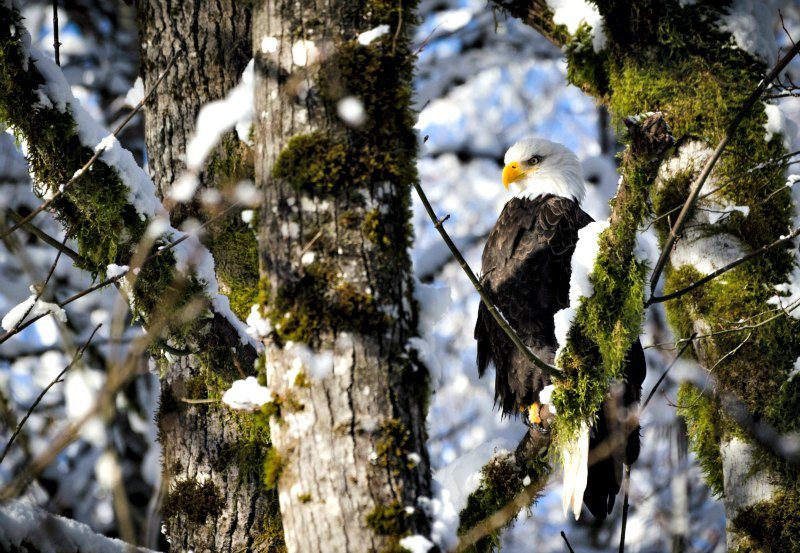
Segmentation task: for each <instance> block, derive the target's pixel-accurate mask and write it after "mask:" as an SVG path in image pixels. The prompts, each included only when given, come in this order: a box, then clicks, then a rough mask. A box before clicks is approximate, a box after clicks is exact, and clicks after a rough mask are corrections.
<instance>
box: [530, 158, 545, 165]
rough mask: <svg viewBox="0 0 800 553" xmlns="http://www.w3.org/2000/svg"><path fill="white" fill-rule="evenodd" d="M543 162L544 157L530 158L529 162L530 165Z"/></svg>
mask: <svg viewBox="0 0 800 553" xmlns="http://www.w3.org/2000/svg"><path fill="white" fill-rule="evenodd" d="M541 161H542V157H541V156H533V157H532V158H530V159H529V160H528V165H536V164H538V163H539V162H541Z"/></svg>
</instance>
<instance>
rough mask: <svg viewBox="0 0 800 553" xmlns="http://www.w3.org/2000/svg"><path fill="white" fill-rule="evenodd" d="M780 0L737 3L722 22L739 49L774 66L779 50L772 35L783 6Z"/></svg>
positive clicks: (732, 4) (740, 0)
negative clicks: (779, 11)
mask: <svg viewBox="0 0 800 553" xmlns="http://www.w3.org/2000/svg"><path fill="white" fill-rule="evenodd" d="M782 5H783V4H782V2H780V1H779V0H734V1H733V2H732V3H731V5H730V7H729V9H728V13H726V14H725V15H723V16H721V17H720V19H719V23H718V25H719V28H720V30H722V31H724V32H728V33H730V34H731V35H733V39H734V41H735V42H736V46H738V47H739V48H740V49H742V50H744V51H745V52H748V53H750V54H752V55H753V56H754V57H756V58H757V59H759V60H761V61H763V62H764V63H766V64H767V65H768V66H770V67H772V66H773V65H774V64H775V60H776V54H777V48H776V46H775V39H774V35H773V32H772V28H773V24H774V23H775V20H776V18H777V15H778V9H779V8H780V7H782Z"/></svg>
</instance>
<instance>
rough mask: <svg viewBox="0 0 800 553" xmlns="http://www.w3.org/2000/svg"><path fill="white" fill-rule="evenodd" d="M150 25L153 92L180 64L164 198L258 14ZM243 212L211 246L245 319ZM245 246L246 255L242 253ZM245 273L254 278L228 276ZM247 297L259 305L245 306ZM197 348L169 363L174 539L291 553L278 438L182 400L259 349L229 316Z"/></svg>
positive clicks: (166, 6)
mask: <svg viewBox="0 0 800 553" xmlns="http://www.w3.org/2000/svg"><path fill="white" fill-rule="evenodd" d="M139 26H140V29H141V37H142V38H141V46H142V47H141V59H142V66H141V67H142V70H141V71H142V77H143V80H144V85H145V90H148V91H149V90H150V89H151V87H152V86H153V84H154V82H155V81H156V79H157V78H158V77H159V75H160V74H161V73H162V72H163V71H165V70H166V69H167V66H168V64H169V62H170V60H172V58H173V56H177V63H175V65H174V66H172V68H171V69H170V70H169V71H168V72H167V74H166V77H165V79H164V81H163V82H162V83H161V84H160V85H159V87H158V89H157V91H156V93H155V94H154V96H153V97H152V99H151V100H150V101H149V102H148V105H147V108H146V121H145V131H146V132H145V135H146V143H147V151H148V161H149V163H150V169H151V172H152V174H153V177H154V181H155V183H156V185H157V188H158V190H159V192H160V193H161V195H162V197H163V196H164V194H166V192H167V191H168V190H169V188H170V186H171V185H172V183H173V182H174V181H175V180H176V179H177V178H178V177H179V176H180V175H181V173H182V172H183V171H184V170H185V163H184V161H183V159H184V154H185V153H186V146H187V144H188V142H189V140H190V138H191V136H192V133H193V131H194V125H195V121H196V118H197V114H198V112H199V110H200V108H201V107H202V106H203V105H204V104H206V103H208V102H210V101H212V100H217V99H220V98H222V97H224V96H225V94H226V93H227V92H228V90H230V89H231V88H233V87H234V86H235V85H236V84H237V83H238V82H239V79H240V77H241V74H242V71H243V70H244V68H245V66H246V65H247V62H248V61H249V59H250V9H249V8H247V7H245V6H244V5H243V4H242V3H241V2H238V1H236V0H202V1H201V0H195V1H191V2H178V1H170V0H163V1H158V0H153V1H147V2H144V1H143V2H141V3H140V5H139ZM225 142H226V145H225V146H224V147H221V148H218V149H217V151H216V152H214V153H212V155H211V156H210V161H209V167H212V166H213V167H219V166H225V165H224V163H216V162H217V161H219V160H223V161H229V160H230V159H228V160H226V159H225V157H226V156H227V157H228V158H230V157H231V156H232V155H240V156H241V154H240V153H239V152H241V151H242V148H243V147H242V146H240V145H239V144H238V140H237V139H236V137H235V136H234V135H232V134H231V135H230V136H228V137H227V138H226V139H225ZM231 145H233V146H232V147H231ZM244 157H245V158H246V157H247V156H246V154H245V155H244ZM235 161H236V162H235V163H230V164H229V166H236V167H237V169H235V170H234V171H229V172H227V173H226V172H224V171H220V170H218V169H209V170H207V171H205V172H204V173H203V175H201V185H200V186H201V189H202V188H214V187H216V188H219V189H221V190H222V189H223V188H224V187H225V186H228V185H230V184H235V183H236V181H237V180H238V178H241V176H242V175H240V174H239V173H240V169H239V168H238V166H240V165H243V163H241V161H242V160H235ZM170 211H171V213H170V215H171V219H172V222H173V224H174V225H176V226H177V225H178V224H180V223H181V222H182V221H183V220H184V219H186V218H187V217H189V216H192V217H196V218H198V219H200V220H203V219H206V218H207V216H206V213H204V212H203V211H202V210H201V208H200V204H199V202H195V203H193V204H191V205H182V204H175V205H173V206H172V209H171V210H170ZM239 214H240V212H239V211H236V212H234V213H233V214H232V215H231V216H229V217H227V218H226V219H224V220H223V222H222V223H220V224H217V225H215V226H212V227H211V229H210V233H209V236H207V237H206V238H205V239H204V241H205V242H206V243H207V245H208V246H209V249H210V250H211V251H212V253H213V254H214V257H215V261H216V266H217V277H218V280H219V281H220V284H221V288H222V289H223V290H224V291H225V292H226V293H227V294H228V295H229V297H230V299H231V300H232V301H231V303H232V307H233V309H234V311H235V312H236V313H237V314H238V315H239V316H240V317H241V318H244V317H245V315H246V313H247V312H248V311H249V307H250V305H251V304H252V303H253V299H254V298H255V295H256V284H257V257H256V255H255V236H254V234H253V233H252V230H250V229H249V228H248V227H247V225H244V224H243V223H242V221H241V219H240V215H239ZM231 237H236V238H238V239H239V240H238V241H234V240H233V239H232V238H231ZM234 242H235V243H236V244H238V245H239V247H240V248H241V251H231V244H232V243H234ZM241 244H244V246H241ZM248 248H249V250H250V251H252V255H247V252H248ZM242 252H244V253H242ZM234 274H235V275H238V276H241V275H248V274H252V275H253V278H250V279H248V278H239V279H235V278H230V279H228V278H227V277H229V276H230V275H234ZM238 297H242V298H250V300H249V301H246V300H242V301H241V302H240V303H241V305H237V304H236V303H235V301H234V300H235V298H238ZM189 342H190V343H189V344H188V345H189V347H188V349H189V350H191V351H195V352H198V354H197V355H188V356H172V355H169V354H166V355H165V357H164V358H163V359H161V360H160V364H161V366H162V367H165V368H164V369H162V372H163V373H164V378H163V380H162V398H161V406H160V411H159V416H158V423H159V431H160V434H159V437H160V441H161V446H162V448H163V453H162V459H163V484H162V485H163V487H164V500H163V512H164V523H165V527H166V531H167V539H168V540H169V542H170V544H171V547H172V549H174V550H181V551H185V550H189V549H194V550H196V551H239V550H245V549H246V550H248V551H250V550H257V551H276V550H280V549H282V536H281V527H280V517H279V515H278V512H277V496H276V494H275V492H274V491H268V490H267V489H266V488H265V487H264V485H263V478H262V466H263V460H264V458H265V457H266V454H267V451H268V448H269V434H268V432H266V430H265V429H264V428H263V425H258V424H257V423H256V421H255V420H254V418H253V417H252V416H249V415H240V414H238V413H234V412H232V411H231V410H229V409H228V408H227V407H226V406H224V405H222V404H220V403H213V404H199V405H198V404H187V403H185V402H183V401H182V400H183V399H201V400H202V399H206V398H217V399H218V398H219V397H220V395H221V394H222V392H223V391H224V390H225V389H226V388H227V387H228V386H229V385H230V383H231V382H232V381H233V380H235V379H237V378H243V377H244V375H247V374H251V373H252V372H253V366H254V362H255V359H256V354H255V350H254V349H253V348H252V347H249V346H248V347H243V346H242V344H240V343H239V337H238V335H236V333H235V332H231V329H230V328H229V327H228V326H227V325H226V324H225V322H224V321H223V320H222V319H221V318H220V317H218V316H217V317H215V318H214V319H213V320H211V321H210V322H209V323H208V324H207V325H205V332H204V335H202V336H196V337H192V339H191V340H190V341H189ZM231 351H233V353H231Z"/></svg>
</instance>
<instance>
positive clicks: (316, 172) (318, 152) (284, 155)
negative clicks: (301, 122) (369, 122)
mask: <svg viewBox="0 0 800 553" xmlns="http://www.w3.org/2000/svg"><path fill="white" fill-rule="evenodd" d="M347 161H348V160H347V149H346V145H345V144H344V143H343V142H341V141H337V140H335V139H334V138H333V137H331V136H329V135H327V134H325V133H323V132H315V133H312V134H300V135H295V136H293V137H292V138H290V139H289V142H288V143H287V144H286V146H285V147H284V148H283V150H281V153H280V155H279V156H278V159H277V160H276V161H275V166H274V167H273V169H272V175H273V176H274V177H275V178H278V179H283V180H285V181H286V182H287V183H288V184H289V185H290V186H291V187H292V188H294V189H295V190H296V191H297V192H305V193H306V194H309V195H311V196H320V197H325V196H330V195H336V194H338V193H340V192H342V191H343V190H344V189H345V188H347V187H348V186H349V185H350V181H349V180H348V176H349V174H348V173H349V172H348V171H347V167H348V164H347Z"/></svg>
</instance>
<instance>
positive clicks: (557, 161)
mask: <svg viewBox="0 0 800 553" xmlns="http://www.w3.org/2000/svg"><path fill="white" fill-rule="evenodd" d="M505 164H506V166H505V168H504V169H503V185H505V187H506V188H508V187H509V185H510V184H512V183H513V184H514V185H515V186H516V187H517V188H518V190H519V191H518V192H517V194H516V195H517V197H518V198H535V197H537V196H543V195H545V194H554V195H556V196H561V197H563V198H570V199H573V200H575V201H576V202H578V203H581V202H582V201H583V197H584V196H585V195H586V188H585V186H584V184H583V172H582V171H581V164H580V161H578V156H576V155H575V154H573V153H572V151H571V150H570V149H569V148H567V147H566V146H562V145H561V144H558V143H557V142H551V141H549V140H545V139H544V138H523V139H522V140H520V141H519V142H517V143H516V144H514V145H513V146H511V147H510V148H509V149H508V151H507V152H506V157H505Z"/></svg>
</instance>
